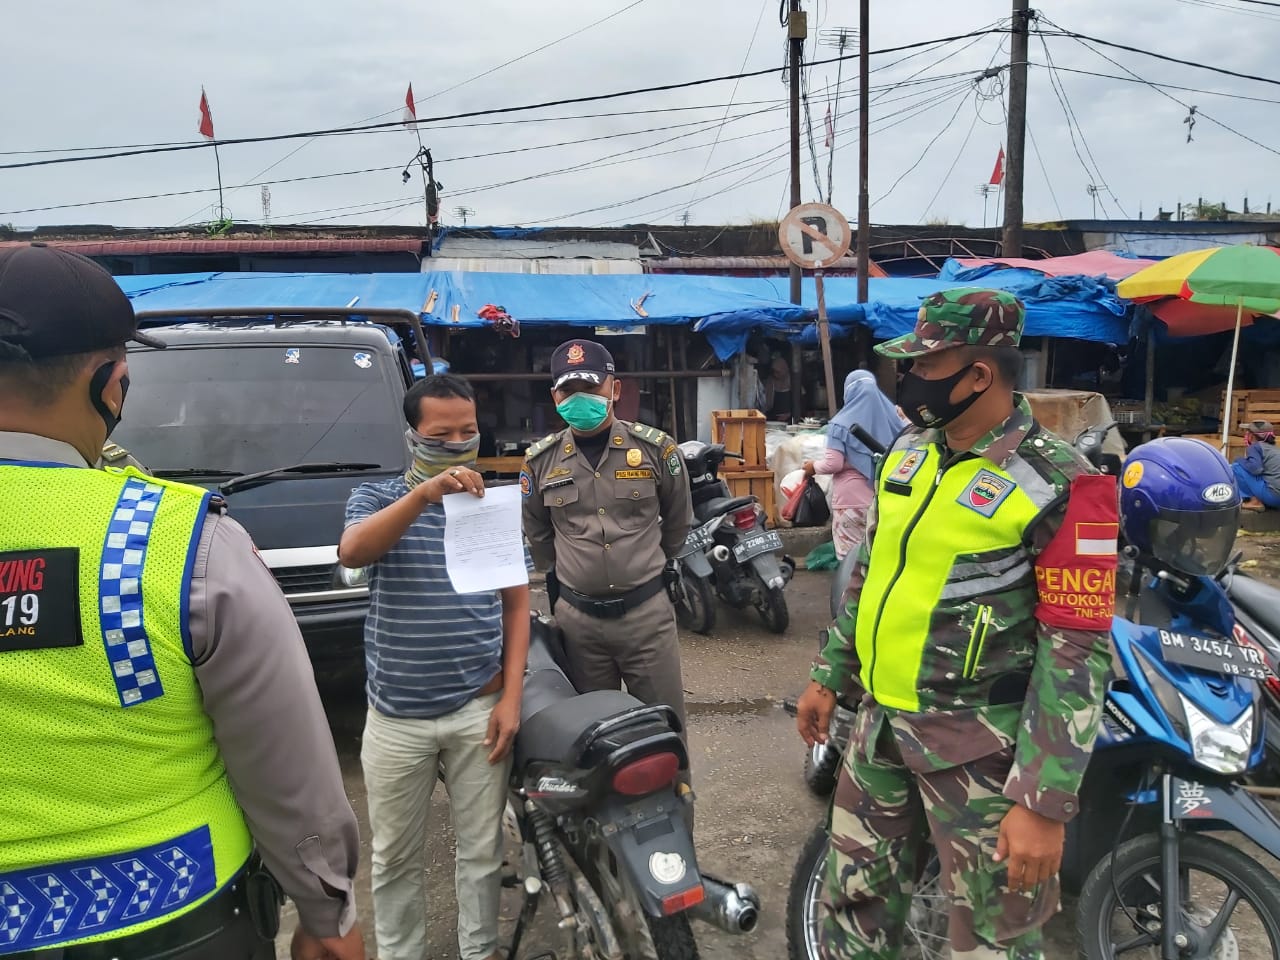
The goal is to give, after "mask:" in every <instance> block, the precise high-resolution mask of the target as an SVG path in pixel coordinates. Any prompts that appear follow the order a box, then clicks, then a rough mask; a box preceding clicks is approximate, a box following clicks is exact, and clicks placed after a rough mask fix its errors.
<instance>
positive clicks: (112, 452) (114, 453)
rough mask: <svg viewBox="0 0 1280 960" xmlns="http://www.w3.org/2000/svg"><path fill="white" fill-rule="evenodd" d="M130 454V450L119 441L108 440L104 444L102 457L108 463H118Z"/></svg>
mask: <svg viewBox="0 0 1280 960" xmlns="http://www.w3.org/2000/svg"><path fill="white" fill-rule="evenodd" d="M127 456H129V451H128V450H126V449H125V448H124V447H122V446H120V444H118V443H112V442H111V441H107V442H106V443H105V444H103V446H102V459H103V460H104V461H106V462H107V463H117V462H119V461H121V460H123V459H125V458H126V457H127Z"/></svg>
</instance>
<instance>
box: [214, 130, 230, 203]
mask: <svg viewBox="0 0 1280 960" xmlns="http://www.w3.org/2000/svg"><path fill="white" fill-rule="evenodd" d="M213 163H214V166H215V167H217V169H218V219H219V220H225V219H227V207H226V205H225V204H224V203H223V202H222V158H221V157H219V156H218V141H217V140H215V141H213Z"/></svg>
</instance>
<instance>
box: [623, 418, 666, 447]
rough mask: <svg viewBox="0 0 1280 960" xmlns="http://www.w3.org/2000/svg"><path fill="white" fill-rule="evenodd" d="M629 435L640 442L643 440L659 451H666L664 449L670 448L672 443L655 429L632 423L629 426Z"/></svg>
mask: <svg viewBox="0 0 1280 960" xmlns="http://www.w3.org/2000/svg"><path fill="white" fill-rule="evenodd" d="M631 433H632V434H633V435H634V436H636V437H639V438H640V439H641V440H644V441H645V442H646V443H650V444H652V445H653V446H655V447H657V448H658V449H659V450H666V448H667V447H669V446H672V443H673V441H672V440H671V438H670V437H668V436H667V435H666V434H665V433H663V432H662V431H661V430H659V429H658V428H657V427H651V426H649V425H647V424H644V423H633V424H632V425H631Z"/></svg>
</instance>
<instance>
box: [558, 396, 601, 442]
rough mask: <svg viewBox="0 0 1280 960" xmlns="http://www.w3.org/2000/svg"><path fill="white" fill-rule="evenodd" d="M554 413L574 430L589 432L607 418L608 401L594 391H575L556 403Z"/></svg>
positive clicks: (596, 428) (597, 427)
mask: <svg viewBox="0 0 1280 960" xmlns="http://www.w3.org/2000/svg"><path fill="white" fill-rule="evenodd" d="M556 413H558V414H560V418H561V419H562V420H564V422H565V423H567V424H568V425H569V426H570V427H572V428H573V429H574V430H577V431H578V432H580V433H591V432H592V431H593V430H598V429H599V428H600V427H601V425H603V424H604V422H605V421H606V420H608V419H609V401H608V400H607V399H606V398H605V397H601V396H597V395H596V394H594V393H575V394H574V395H573V396H571V397H566V398H565V399H564V400H561V401H560V402H559V403H557V404H556Z"/></svg>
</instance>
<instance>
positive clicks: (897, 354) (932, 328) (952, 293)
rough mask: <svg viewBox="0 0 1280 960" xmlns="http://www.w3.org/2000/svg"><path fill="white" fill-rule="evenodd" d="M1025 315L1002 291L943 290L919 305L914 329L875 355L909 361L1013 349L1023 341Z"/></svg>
mask: <svg viewBox="0 0 1280 960" xmlns="http://www.w3.org/2000/svg"><path fill="white" fill-rule="evenodd" d="M1024 315H1025V311H1024V309H1023V307H1022V303H1021V301H1019V300H1018V298H1017V297H1015V296H1014V295H1013V294H1011V293H1006V292H1005V291H1003V290H984V289H982V288H980V287H961V288H959V289H957V290H942V291H940V292H938V293H935V294H932V295H931V296H928V297H926V298H925V301H924V303H922V304H921V305H920V314H919V318H918V319H917V320H916V328H915V330H913V331H912V332H911V333H908V334H905V335H904V336H901V337H897V338H896V339H893V340H886V341H885V342H884V343H882V344H880V345H879V346H878V347H876V353H879V354H880V355H881V356H885V357H891V358H892V359H894V360H908V359H910V358H911V357H918V356H919V355H920V354H922V353H930V352H932V351H934V350H947V349H950V348H951V347H963V346H970V347H978V346H984V347H1016V346H1017V345H1018V342H1019V341H1020V340H1021V339H1022V320H1023V317H1024Z"/></svg>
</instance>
